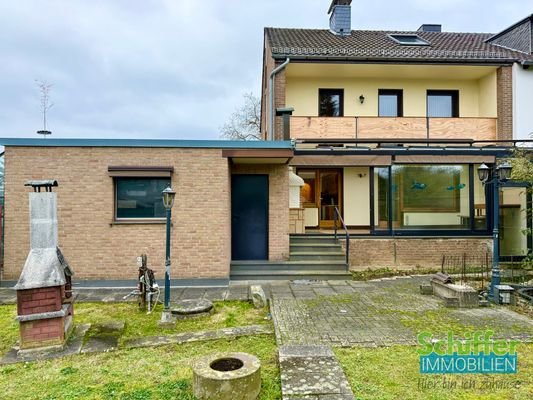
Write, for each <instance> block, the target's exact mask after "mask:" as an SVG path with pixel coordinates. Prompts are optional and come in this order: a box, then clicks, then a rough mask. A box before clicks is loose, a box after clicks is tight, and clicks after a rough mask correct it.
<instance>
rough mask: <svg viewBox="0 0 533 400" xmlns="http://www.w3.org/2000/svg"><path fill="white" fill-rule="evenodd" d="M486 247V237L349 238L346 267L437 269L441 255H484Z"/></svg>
mask: <svg viewBox="0 0 533 400" xmlns="http://www.w3.org/2000/svg"><path fill="white" fill-rule="evenodd" d="M343 245H344V243H343ZM490 249H492V239H487V238H442V239H439V238H405V239H392V238H355V239H354V238H351V239H350V269H351V270H364V269H367V268H383V267H388V268H398V269H414V268H416V267H417V266H419V267H421V268H440V266H441V263H442V256H443V255H444V254H449V255H454V254H457V255H460V254H463V253H468V254H476V253H477V254H485V253H486V252H487V251H490Z"/></svg>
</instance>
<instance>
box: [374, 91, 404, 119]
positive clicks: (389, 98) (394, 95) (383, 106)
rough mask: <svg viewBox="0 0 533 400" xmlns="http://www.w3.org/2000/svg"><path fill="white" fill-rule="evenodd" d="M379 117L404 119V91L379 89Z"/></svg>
mask: <svg viewBox="0 0 533 400" xmlns="http://www.w3.org/2000/svg"><path fill="white" fill-rule="evenodd" d="M378 98H379V101H378V116H380V117H403V91H402V90H395V89H379V91H378Z"/></svg>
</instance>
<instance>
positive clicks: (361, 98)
mask: <svg viewBox="0 0 533 400" xmlns="http://www.w3.org/2000/svg"><path fill="white" fill-rule="evenodd" d="M359 102H360V103H361V104H363V103H364V102H365V96H363V95H361V96H359Z"/></svg>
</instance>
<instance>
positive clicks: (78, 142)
mask: <svg viewBox="0 0 533 400" xmlns="http://www.w3.org/2000/svg"><path fill="white" fill-rule="evenodd" d="M0 145H1V146H20V147H160V148H169V147H174V148H207V149H292V148H293V144H292V142H291V141H281V140H279V141H263V140H254V141H244V140H171V139H169V140H163V139H44V138H0Z"/></svg>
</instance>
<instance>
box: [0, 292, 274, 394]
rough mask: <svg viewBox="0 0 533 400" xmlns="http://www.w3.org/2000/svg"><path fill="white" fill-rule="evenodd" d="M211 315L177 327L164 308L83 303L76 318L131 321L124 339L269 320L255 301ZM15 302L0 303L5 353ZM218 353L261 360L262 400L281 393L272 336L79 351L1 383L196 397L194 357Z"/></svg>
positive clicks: (49, 390) (8, 369)
mask: <svg viewBox="0 0 533 400" xmlns="http://www.w3.org/2000/svg"><path fill="white" fill-rule="evenodd" d="M215 307H216V312H215V313H214V314H213V315H212V316H209V317H203V318H199V319H194V320H188V321H181V322H178V325H177V328H176V329H165V330H163V329H161V328H159V327H157V321H158V320H159V318H160V317H161V313H160V310H159V309H158V310H156V311H155V312H154V313H153V314H151V315H146V314H145V313H142V312H140V311H138V309H137V307H136V305H135V304H131V303H130V304H124V303H121V304H102V303H99V304H91V303H87V304H82V303H80V304H77V305H76V309H75V312H76V322H77V323H82V322H91V323H98V322H102V321H109V320H113V319H122V320H126V330H125V332H124V338H133V337H138V336H145V335H146V336H148V335H157V334H159V335H161V334H170V333H177V332H185V331H198V330H206V329H218V328H223V327H232V326H243V325H252V324H258V323H270V321H266V320H265V319H264V317H265V315H266V312H265V311H258V310H255V309H254V308H253V306H252V305H251V304H249V303H244V302H226V303H215ZM15 314H16V309H15V306H11V305H10V306H0V337H1V338H2V339H1V343H0V353H5V352H6V351H7V350H9V348H11V346H13V344H14V343H15V341H16V339H17V335H18V327H17V323H16V322H14V317H15ZM217 351H243V352H247V353H251V354H254V355H256V356H257V357H259V359H260V360H261V365H262V374H261V375H262V390H261V397H260V398H261V399H264V400H274V399H280V398H281V388H280V380H279V366H278V361H277V348H276V342H275V339H274V337H273V335H272V336H269V335H262V336H254V337H244V338H239V339H234V340H217V341H212V342H201V343H187V344H184V345H171V346H165V347H158V348H143V349H134V350H120V351H116V352H112V353H102V354H95V355H76V356H71V357H66V358H62V359H56V360H50V361H38V362H31V363H21V364H15V365H8V366H2V367H0V387H1V388H2V394H1V395H0V398H1V399H2V400H4V399H6V400H7V399H35V400H37V399H38V400H44V399H45V400H52V399H62V400H63V399H64V400H67V399H121V400H148V399H150V400H152V399H153V400H155V399H191V400H192V399H193V396H192V394H191V382H192V372H191V369H190V365H191V363H192V361H193V360H194V359H195V358H197V357H199V356H202V355H205V354H208V353H211V352H217Z"/></svg>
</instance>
